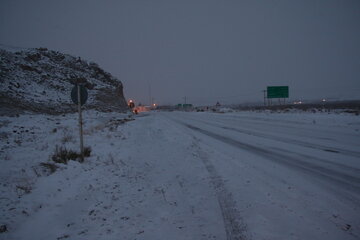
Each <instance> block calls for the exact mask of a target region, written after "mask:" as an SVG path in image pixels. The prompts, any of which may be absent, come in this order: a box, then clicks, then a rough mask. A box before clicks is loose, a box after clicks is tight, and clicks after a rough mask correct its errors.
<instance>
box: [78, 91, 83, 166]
mask: <svg viewBox="0 0 360 240" xmlns="http://www.w3.org/2000/svg"><path fill="white" fill-rule="evenodd" d="M80 87H81V84H77V95H78V96H77V97H78V99H77V100H78V110H79V130H80V154H81V158H80V162H84V140H83V123H82V114H81V91H80Z"/></svg>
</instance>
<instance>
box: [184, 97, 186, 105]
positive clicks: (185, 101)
mask: <svg viewBox="0 0 360 240" xmlns="http://www.w3.org/2000/svg"><path fill="white" fill-rule="evenodd" d="M184 101H185V104H186V96H185V97H184Z"/></svg>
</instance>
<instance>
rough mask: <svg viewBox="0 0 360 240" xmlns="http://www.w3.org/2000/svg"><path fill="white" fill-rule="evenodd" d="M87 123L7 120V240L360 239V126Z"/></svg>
mask: <svg viewBox="0 0 360 240" xmlns="http://www.w3.org/2000/svg"><path fill="white" fill-rule="evenodd" d="M125 118H127V119H129V116H127V115H125V114H118V113H98V112H95V111H88V112H85V113H84V119H85V123H84V131H85V135H84V138H85V139H84V141H85V146H90V147H91V148H92V152H91V156H90V157H88V158H86V159H85V162H84V163H79V162H77V161H70V162H69V163H68V164H56V166H58V168H57V170H56V171H55V172H54V173H52V174H50V173H49V172H46V171H45V169H46V168H44V167H41V166H40V164H41V163H44V162H45V163H51V162H52V160H51V156H52V154H53V153H54V151H55V149H56V146H58V147H61V146H64V147H66V148H67V149H72V150H77V149H78V145H79V144H78V126H77V114H67V115H62V116H48V115H31V114H27V115H26V114H25V115H20V116H19V117H14V118H12V117H1V118H0V126H1V128H0V138H1V146H0V147H1V148H0V157H1V168H0V177H1V179H0V180H1V186H0V192H1V195H0V206H1V207H0V214H1V218H0V225H2V227H4V226H6V229H7V231H6V232H3V233H0V239H4V240H22V239H24V240H29V239H34V240H35V239H36V240H51V239H55V240H60V239H79V240H82V239H83V240H91V239H94V240H99V239H104V240H105V239H106V240H108V239H110V240H111V239H114V240H115V239H116V240H119V239H147V240H157V239H171V240H176V239H196V240H198V239H254V240H255V239H274V240H279V239H284V240H288V239H306V240H308V239H312V240H316V239H319V240H320V239H321V240H322V239H329V240H330V239H337V240H338V239H359V238H360V117H359V116H355V115H346V114H334V113H332V114H325V113H297V112H295V113H266V112H262V113H258V112H239V113H225V114H219V113H207V112H202V113H195V112H152V113H143V114H140V115H137V116H134V118H135V120H132V121H123V119H125Z"/></svg>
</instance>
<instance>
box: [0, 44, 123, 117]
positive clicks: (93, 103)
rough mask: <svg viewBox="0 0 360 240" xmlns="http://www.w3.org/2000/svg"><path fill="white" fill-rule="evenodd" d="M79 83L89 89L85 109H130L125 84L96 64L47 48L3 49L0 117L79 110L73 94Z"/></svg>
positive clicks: (0, 80) (1, 50)
mask: <svg viewBox="0 0 360 240" xmlns="http://www.w3.org/2000/svg"><path fill="white" fill-rule="evenodd" d="M79 80H80V81H83V82H85V83H86V87H87V88H88V93H89V94H88V95H89V97H88V100H87V103H86V104H85V105H84V108H85V109H97V110H100V111H126V110H127V104H126V100H125V98H124V95H123V85H122V83H121V82H120V81H119V80H118V79H116V78H114V77H113V76H111V75H110V74H109V73H107V72H105V71H104V70H103V69H101V68H100V67H99V66H98V65H97V64H96V63H93V62H87V61H85V60H83V59H81V58H80V57H79V58H76V57H73V56H70V55H68V54H63V53H60V52H56V51H51V50H48V49H46V48H37V49H26V50H21V51H9V50H4V49H0V83H1V84H0V110H1V111H0V114H4V113H5V114H9V113H17V112H21V111H33V112H44V113H49V114H56V113H63V112H72V111H76V105H75V104H73V103H72V101H71V98H70V92H71V89H72V88H73V86H74V83H75V82H77V81H79Z"/></svg>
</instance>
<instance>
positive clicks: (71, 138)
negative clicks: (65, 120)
mask: <svg viewBox="0 0 360 240" xmlns="http://www.w3.org/2000/svg"><path fill="white" fill-rule="evenodd" d="M72 141H74V136H73V135H71V134H69V133H67V134H65V135H64V137H63V138H62V139H61V142H62V143H63V144H64V143H67V142H72Z"/></svg>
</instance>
